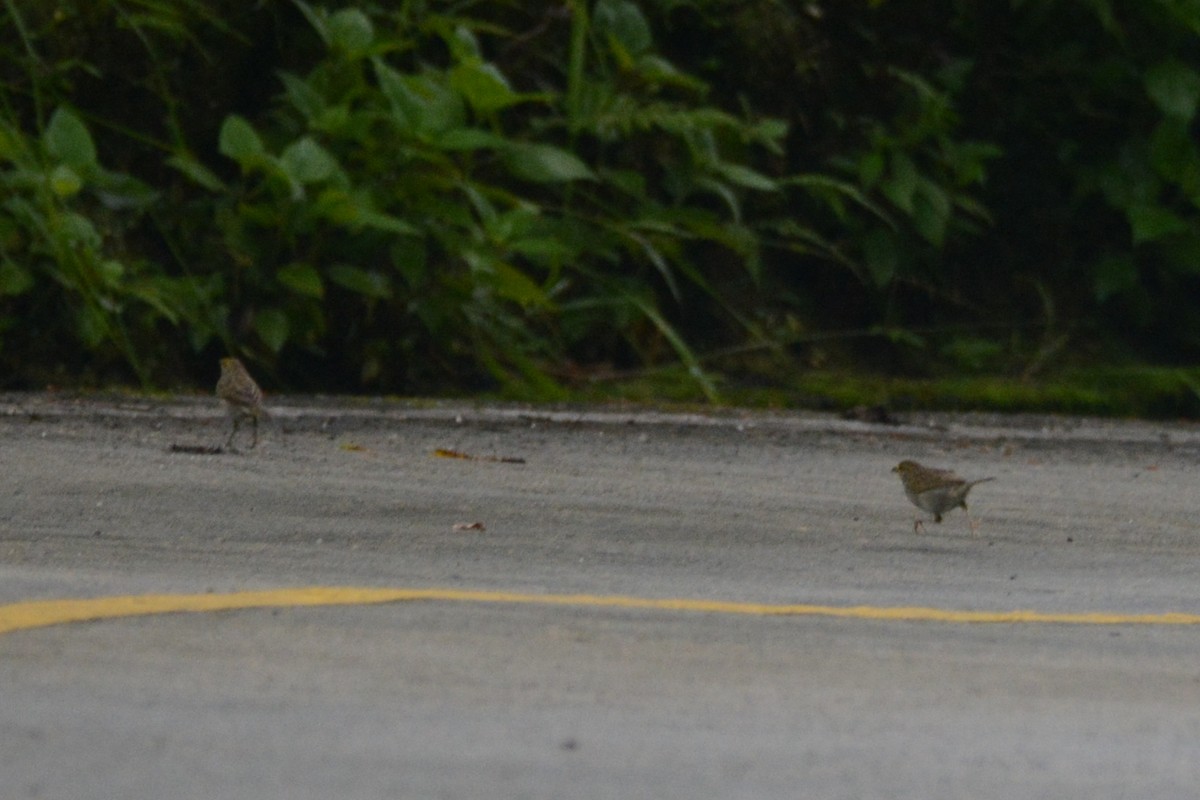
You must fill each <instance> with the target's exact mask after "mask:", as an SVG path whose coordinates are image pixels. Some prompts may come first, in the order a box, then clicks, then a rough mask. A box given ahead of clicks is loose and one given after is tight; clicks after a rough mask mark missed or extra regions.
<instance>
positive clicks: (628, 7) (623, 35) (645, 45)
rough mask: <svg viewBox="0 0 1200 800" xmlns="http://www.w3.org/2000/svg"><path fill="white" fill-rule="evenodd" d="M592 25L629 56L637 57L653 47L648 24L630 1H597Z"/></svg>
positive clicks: (635, 5) (639, 10) (652, 38)
mask: <svg viewBox="0 0 1200 800" xmlns="http://www.w3.org/2000/svg"><path fill="white" fill-rule="evenodd" d="M592 24H593V26H594V27H595V29H596V31H597V32H599V33H600V34H603V35H607V36H608V37H610V38H611V40H612V41H614V43H615V44H617V45H619V47H620V48H621V49H622V50H623V51H624V52H625V53H626V54H627V55H630V56H638V55H641V54H642V53H645V52H647V51H648V50H650V48H651V47H653V46H654V37H653V36H652V35H651V33H650V24H649V23H648V22H646V18H645V17H644V16H643V15H642V11H641V9H639V8H638V6H637V4H636V3H632V2H630V0H598V2H597V3H596V9H595V11H594V12H593V13H592Z"/></svg>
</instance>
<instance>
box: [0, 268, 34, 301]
mask: <svg viewBox="0 0 1200 800" xmlns="http://www.w3.org/2000/svg"><path fill="white" fill-rule="evenodd" d="M32 288H33V275H32V274H30V272H29V270H27V269H25V268H24V267H22V266H21V265H20V264H17V263H16V262H13V261H9V260H8V259H5V260H4V261H0V296H3V295H15V294H25V292H27V291H29V290H30V289H32Z"/></svg>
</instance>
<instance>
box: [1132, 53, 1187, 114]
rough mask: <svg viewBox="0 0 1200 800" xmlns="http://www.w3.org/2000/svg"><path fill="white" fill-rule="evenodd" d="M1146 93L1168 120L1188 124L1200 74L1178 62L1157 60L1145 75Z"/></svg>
mask: <svg viewBox="0 0 1200 800" xmlns="http://www.w3.org/2000/svg"><path fill="white" fill-rule="evenodd" d="M1145 84H1146V93H1147V94H1149V95H1150V99H1151V100H1153V101H1154V103H1155V105H1157V106H1158V107H1159V109H1161V110H1162V112H1163V113H1164V114H1166V115H1167V116H1169V117H1176V118H1177V119H1181V120H1184V121H1190V120H1191V119H1192V117H1193V116H1195V114H1196V104H1197V102H1200V74H1197V73H1196V71H1195V70H1194V69H1192V68H1191V67H1188V66H1187V65H1185V64H1183V63H1182V62H1180V61H1176V60H1175V59H1171V60H1168V61H1160V62H1159V63H1158V64H1155V65H1154V66H1153V67H1151V68H1150V69H1148V70H1146V75H1145Z"/></svg>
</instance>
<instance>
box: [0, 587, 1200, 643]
mask: <svg viewBox="0 0 1200 800" xmlns="http://www.w3.org/2000/svg"><path fill="white" fill-rule="evenodd" d="M412 601H442V602H456V603H492V604H514V603H515V604H526V605H542V606H572V607H581V608H624V609H637V610H646V611H689V612H699V613H708V614H745V615H750V616H795V617H802V616H813V617H840V618H846V619H865V620H886V621H892V622H957V623H1052V624H1060V625H1200V614H1184V613H1166V614H1113V613H1076V614H1056V613H1045V612H1040V611H1022V610H1017V611H955V610H950V609H940V608H921V607H910V606H898V607H880V606H822V605H778V604H765V603H736V602H728V601H722V600H688V599H671V598H664V599H655V598H647V597H625V596H621V595H590V594H521V593H516V592H490V591H471V590H460V589H378V588H360V587H336V586H330V587H322V586H317V587H309V588H298V589H275V590H268V591H260V592H234V593H231V594H149V595H130V596H119V597H95V598H86V599H85V598H77V599H65V600H32V601H27V602H22V603H12V604H9V605H3V606H0V634H5V633H11V632H12V631H19V630H29V629H31V628H44V627H47V626H50V625H62V624H65V623H69V622H88V621H92V620H100V619H114V618H118V617H136V616H142V615H146V614H174V613H183V612H203V611H208V612H211V611H233V610H238V609H247V608H292V607H302V606H338V605H369V604H377V603H399V602H412Z"/></svg>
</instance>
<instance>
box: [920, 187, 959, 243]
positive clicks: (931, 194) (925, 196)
mask: <svg viewBox="0 0 1200 800" xmlns="http://www.w3.org/2000/svg"><path fill="white" fill-rule="evenodd" d="M950 211H951V206H950V198H949V197H948V196H947V195H946V193H945V192H944V191H942V188H941V187H940V186H938V185H937V184H936V183H934V182H933V181H927V180H921V181H920V182H919V183H918V185H917V191H916V193H915V195H914V196H913V225H915V226H916V228H917V231H918V232H919V233H920V234H921V236H922V237H923V238H924V239H925V241H927V242H929V243H930V244H932V245H935V246H937V247H941V246H942V244H943V243H944V242H945V241H946V227H947V226H948V225H949V224H950Z"/></svg>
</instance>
